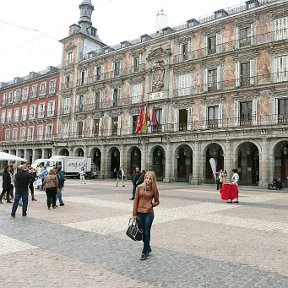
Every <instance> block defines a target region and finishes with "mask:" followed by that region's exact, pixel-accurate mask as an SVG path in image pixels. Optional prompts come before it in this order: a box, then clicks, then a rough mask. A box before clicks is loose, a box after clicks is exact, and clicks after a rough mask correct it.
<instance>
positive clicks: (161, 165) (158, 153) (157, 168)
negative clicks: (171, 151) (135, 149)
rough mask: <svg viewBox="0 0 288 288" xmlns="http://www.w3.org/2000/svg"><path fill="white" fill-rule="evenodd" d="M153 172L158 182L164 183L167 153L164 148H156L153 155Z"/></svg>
mask: <svg viewBox="0 0 288 288" xmlns="http://www.w3.org/2000/svg"><path fill="white" fill-rule="evenodd" d="M152 170H153V171H154V172H155V174H156V177H157V180H160V181H163V179H164V176H165V151H164V150H163V148H162V147H160V146H156V148H155V149H154V151H153V154H152Z"/></svg>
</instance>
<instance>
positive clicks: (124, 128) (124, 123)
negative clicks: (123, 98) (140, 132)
mask: <svg viewBox="0 0 288 288" xmlns="http://www.w3.org/2000/svg"><path fill="white" fill-rule="evenodd" d="M129 128H130V127H129V114H128V113H127V112H126V111H124V112H123V113H122V116H121V134H122V135H128V134H129Z"/></svg>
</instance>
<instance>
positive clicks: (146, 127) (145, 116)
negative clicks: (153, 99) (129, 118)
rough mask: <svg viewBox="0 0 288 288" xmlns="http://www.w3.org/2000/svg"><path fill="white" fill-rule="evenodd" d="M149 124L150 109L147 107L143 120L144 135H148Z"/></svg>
mask: <svg viewBox="0 0 288 288" xmlns="http://www.w3.org/2000/svg"><path fill="white" fill-rule="evenodd" d="M149 122H150V117H149V112H148V107H147V106H146V107H145V115H144V118H143V124H142V130H141V132H142V133H147V130H148V124H149Z"/></svg>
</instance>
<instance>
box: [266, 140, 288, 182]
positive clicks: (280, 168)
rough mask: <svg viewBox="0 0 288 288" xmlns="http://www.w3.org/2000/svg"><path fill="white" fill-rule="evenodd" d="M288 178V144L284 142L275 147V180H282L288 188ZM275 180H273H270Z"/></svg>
mask: <svg viewBox="0 0 288 288" xmlns="http://www.w3.org/2000/svg"><path fill="white" fill-rule="evenodd" d="M287 177H288V142H287V141H282V142H280V143H278V144H277V145H276V147H275V167H274V175H273V178H274V179H275V178H276V179H278V178H280V180H281V182H282V184H283V186H287V184H288V183H287V181H288V179H287ZM269 180H271V181H272V180H273V179H269Z"/></svg>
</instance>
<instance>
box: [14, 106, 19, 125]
mask: <svg viewBox="0 0 288 288" xmlns="http://www.w3.org/2000/svg"><path fill="white" fill-rule="evenodd" d="M18 121H19V108H16V109H15V110H14V122H15V123H17V122H18Z"/></svg>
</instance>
